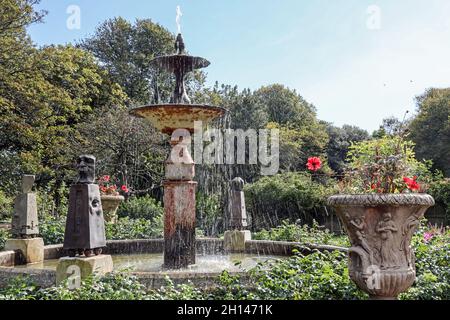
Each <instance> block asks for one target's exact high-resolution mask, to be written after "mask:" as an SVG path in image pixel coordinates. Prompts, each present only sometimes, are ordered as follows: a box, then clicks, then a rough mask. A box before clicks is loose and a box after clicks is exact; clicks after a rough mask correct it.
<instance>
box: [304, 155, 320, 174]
mask: <svg viewBox="0 0 450 320" xmlns="http://www.w3.org/2000/svg"><path fill="white" fill-rule="evenodd" d="M306 167H307V168H308V170H311V171H317V170H319V169H320V168H321V167H322V161H321V160H320V158H318V157H312V158H309V159H308V163H307V164H306Z"/></svg>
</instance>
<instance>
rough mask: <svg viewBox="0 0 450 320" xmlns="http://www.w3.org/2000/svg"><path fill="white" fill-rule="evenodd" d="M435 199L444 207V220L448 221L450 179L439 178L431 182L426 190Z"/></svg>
mask: <svg viewBox="0 0 450 320" xmlns="http://www.w3.org/2000/svg"><path fill="white" fill-rule="evenodd" d="M428 193H429V194H431V195H432V196H433V198H434V200H435V201H436V204H438V205H441V206H442V207H443V208H444V209H445V213H446V219H445V220H446V222H447V223H448V222H450V179H440V180H438V181H436V182H433V183H432V184H431V186H430V189H429V190H428Z"/></svg>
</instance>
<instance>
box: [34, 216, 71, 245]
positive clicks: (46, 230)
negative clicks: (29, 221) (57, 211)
mask: <svg viewBox="0 0 450 320" xmlns="http://www.w3.org/2000/svg"><path fill="white" fill-rule="evenodd" d="M65 228H66V219H65V218H59V219H57V218H53V217H48V216H47V217H46V218H44V219H42V220H41V222H40V223H39V233H40V235H41V237H42V238H43V239H44V243H45V245H51V244H60V243H63V242H64V230H65Z"/></svg>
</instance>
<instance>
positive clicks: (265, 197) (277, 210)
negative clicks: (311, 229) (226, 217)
mask: <svg viewBox="0 0 450 320" xmlns="http://www.w3.org/2000/svg"><path fill="white" fill-rule="evenodd" d="M334 193H335V189H334V187H332V186H326V185H323V184H321V183H318V182H315V181H314V180H313V179H312V177H311V175H309V174H307V173H299V172H292V173H283V174H278V175H275V176H271V177H263V178H261V179H260V180H258V181H257V182H255V183H253V184H250V185H247V186H246V188H245V195H246V204H247V210H248V212H249V215H250V216H251V221H252V227H253V228H254V229H255V230H259V229H262V228H266V229H267V228H272V227H275V226H277V225H279V224H280V223H281V221H283V220H286V219H290V220H291V221H292V222H294V221H295V220H297V219H299V218H301V219H302V220H303V221H304V222H305V223H308V224H311V223H312V221H313V220H314V219H315V218H317V214H318V213H319V212H321V211H323V210H324V206H325V201H326V199H327V197H328V196H330V195H332V194H334Z"/></svg>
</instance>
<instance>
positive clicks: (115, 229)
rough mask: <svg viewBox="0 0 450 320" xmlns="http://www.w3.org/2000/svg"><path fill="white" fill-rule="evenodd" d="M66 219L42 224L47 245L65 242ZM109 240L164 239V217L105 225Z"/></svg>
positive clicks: (119, 221)
mask: <svg viewBox="0 0 450 320" xmlns="http://www.w3.org/2000/svg"><path fill="white" fill-rule="evenodd" d="M65 227H66V219H65V218H60V219H55V218H47V219H45V220H44V221H42V222H41V224H40V226H39V231H40V234H41V236H42V238H43V239H44V243H45V244H46V245H50V244H60V243H63V242H64V230H65ZM105 230H106V238H107V239H108V240H125V239H152V238H160V237H162V232H163V231H162V230H163V225H162V217H161V216H160V218H159V219H156V220H155V221H149V220H145V219H129V218H122V219H118V221H117V222H116V223H115V224H113V223H111V222H106V223H105ZM0 243H1V240H0Z"/></svg>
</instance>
